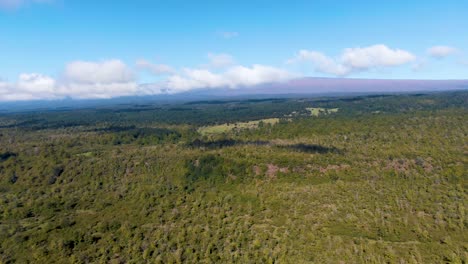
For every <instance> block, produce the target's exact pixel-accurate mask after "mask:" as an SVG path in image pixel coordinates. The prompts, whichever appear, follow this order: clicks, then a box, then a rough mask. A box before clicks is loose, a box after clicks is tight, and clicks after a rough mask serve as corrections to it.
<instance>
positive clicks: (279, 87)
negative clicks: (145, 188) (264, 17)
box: [0, 78, 468, 113]
mask: <svg viewBox="0 0 468 264" xmlns="http://www.w3.org/2000/svg"><path fill="white" fill-rule="evenodd" d="M465 89H468V80H383V79H348V78H300V79H294V80H289V81H285V82H281V83H270V84H263V85H258V86H253V87H241V88H235V89H232V88H216V89H197V90H192V91H188V92H183V93H177V94H158V95H146V96H127V97H119V98H112V99H88V100H77V99H70V98H67V99H62V100H53V101H51V100H39V101H23V102H0V113H1V112H15V111H24V110H26V111H27V110H35V109H44V110H50V109H53V110H64V109H69V108H93V107H110V106H116V105H132V104H135V105H136V104H147V103H150V104H155V103H156V104H164V103H175V102H187V101H196V100H213V99H226V98H233V97H234V98H238V99H242V98H265V97H271V96H273V97H298V96H338V95H347V94H348V95H349V94H376V93H380V94H381V93H407V92H437V91H449V90H465Z"/></svg>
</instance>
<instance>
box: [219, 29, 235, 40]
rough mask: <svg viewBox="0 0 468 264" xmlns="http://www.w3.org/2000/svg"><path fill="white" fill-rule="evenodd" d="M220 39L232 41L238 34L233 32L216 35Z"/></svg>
mask: <svg viewBox="0 0 468 264" xmlns="http://www.w3.org/2000/svg"><path fill="white" fill-rule="evenodd" d="M218 34H219V35H220V36H221V37H223V38H225V39H232V38H235V37H238V36H239V32H235V31H222V32H219V33H218Z"/></svg>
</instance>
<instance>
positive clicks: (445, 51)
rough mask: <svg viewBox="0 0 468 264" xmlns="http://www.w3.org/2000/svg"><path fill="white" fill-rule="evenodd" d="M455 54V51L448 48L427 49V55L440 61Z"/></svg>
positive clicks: (435, 47) (452, 48)
mask: <svg viewBox="0 0 468 264" xmlns="http://www.w3.org/2000/svg"><path fill="white" fill-rule="evenodd" d="M455 52H457V49H456V48H454V47H450V46H434V47H431V48H429V49H427V53H428V54H429V55H430V56H431V57H434V58H437V59H442V58H445V57H447V56H450V55H452V54H454V53H455Z"/></svg>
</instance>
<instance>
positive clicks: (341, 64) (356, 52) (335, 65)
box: [288, 44, 416, 76]
mask: <svg viewBox="0 0 468 264" xmlns="http://www.w3.org/2000/svg"><path fill="white" fill-rule="evenodd" d="M415 59H416V56H415V55H413V54H412V53H410V52H408V51H405V50H401V49H391V48H389V47H387V46H385V45H382V44H379V45H373V46H369V47H364V48H360V47H359V48H348V49H345V50H343V52H342V54H341V55H340V56H338V57H337V58H331V57H328V56H326V55H325V54H323V53H321V52H318V51H310V50H300V51H299V52H298V53H297V54H296V56H294V57H293V58H292V59H290V60H289V61H288V63H290V64H294V63H304V62H308V63H312V65H313V67H314V69H315V71H317V72H321V73H326V74H331V75H335V76H346V75H349V74H351V73H356V72H362V71H368V70H371V69H375V68H383V67H395V66H400V65H403V64H407V63H409V62H412V61H414V60H415Z"/></svg>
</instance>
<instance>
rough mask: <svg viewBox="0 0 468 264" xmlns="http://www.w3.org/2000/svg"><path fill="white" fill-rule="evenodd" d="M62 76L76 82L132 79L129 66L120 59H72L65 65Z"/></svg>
mask: <svg viewBox="0 0 468 264" xmlns="http://www.w3.org/2000/svg"><path fill="white" fill-rule="evenodd" d="M64 77H65V78H66V79H67V80H68V81H71V82H77V83H125V82H130V81H132V80H133V79H134V75H133V73H132V71H131V70H130V68H129V67H127V65H125V63H123V62H122V61H120V60H107V61H102V62H91V61H74V62H71V63H69V64H68V65H67V66H66V67H65V72H64Z"/></svg>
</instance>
